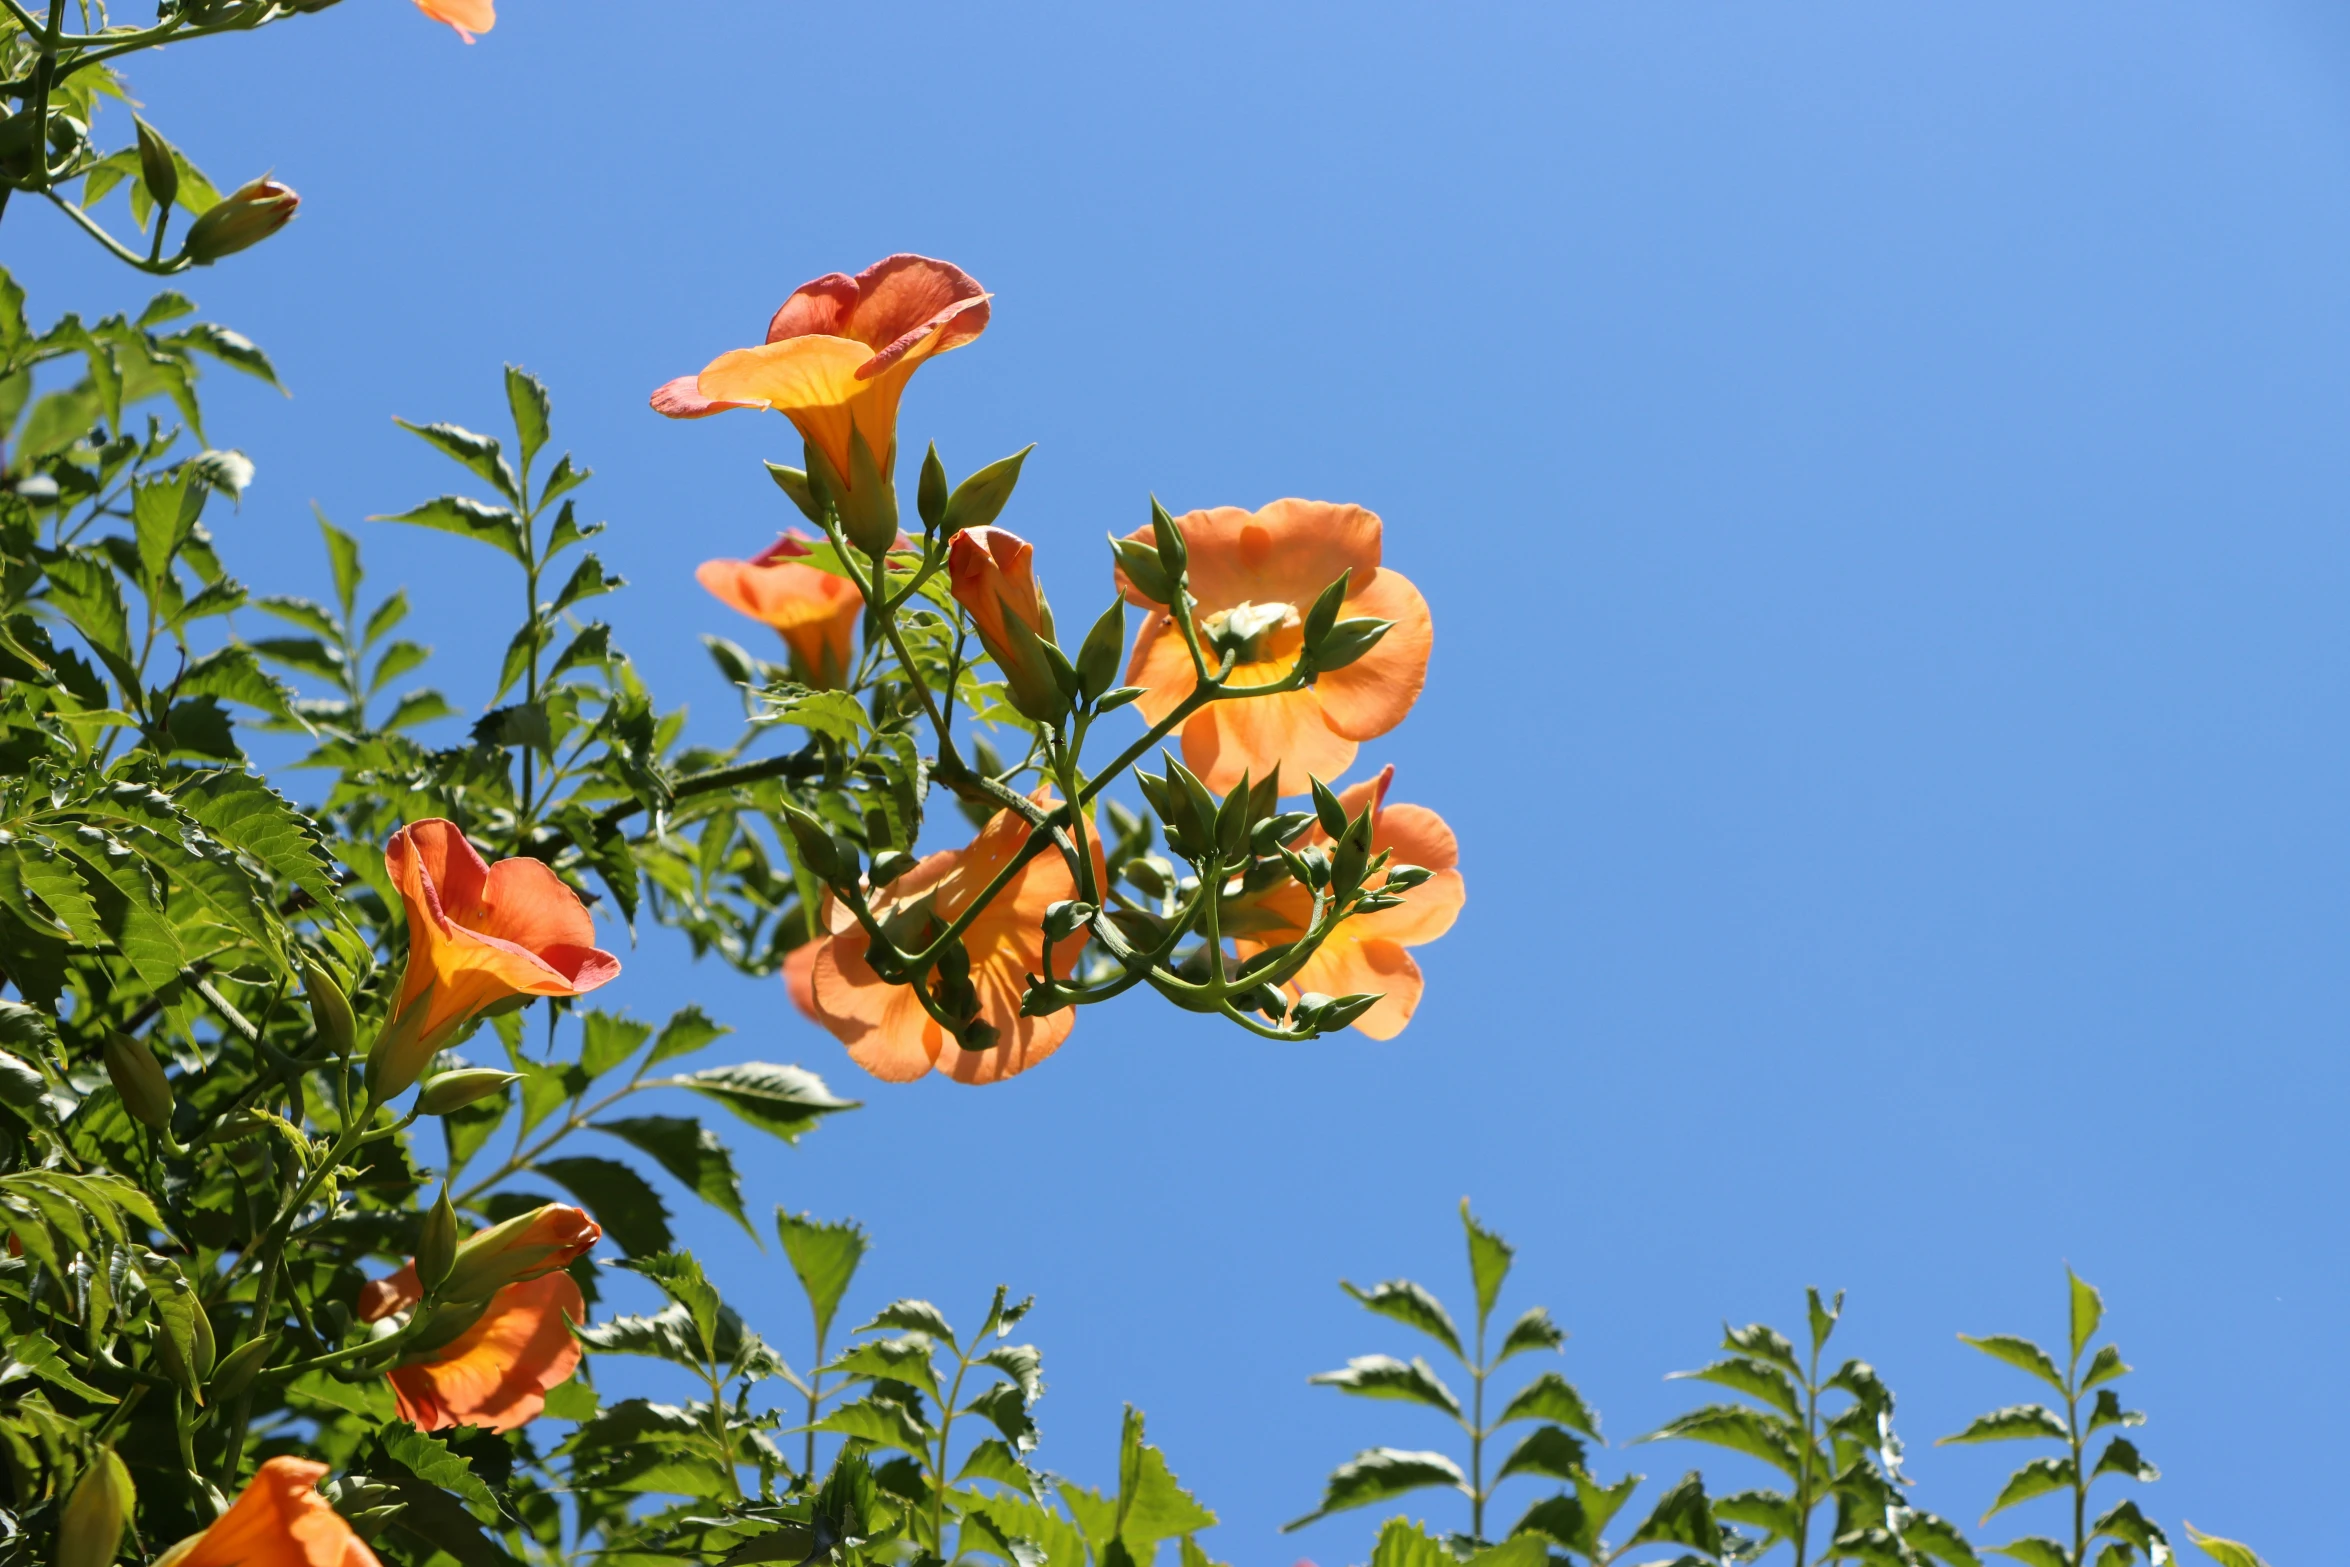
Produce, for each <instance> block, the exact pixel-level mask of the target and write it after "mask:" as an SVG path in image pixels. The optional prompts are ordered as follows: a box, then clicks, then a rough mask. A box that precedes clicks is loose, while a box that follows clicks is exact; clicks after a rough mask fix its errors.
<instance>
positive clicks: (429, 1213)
mask: <svg viewBox="0 0 2350 1567" xmlns="http://www.w3.org/2000/svg"><path fill="white" fill-rule="evenodd" d="M429 1091H430V1090H427V1092H429ZM456 1261H457V1210H456V1209H455V1208H453V1207H451V1206H450V1205H449V1188H448V1186H447V1185H446V1184H444V1185H443V1186H442V1187H441V1200H440V1201H439V1202H436V1203H434V1204H433V1205H432V1207H430V1208H429V1209H427V1210H426V1211H425V1215H424V1220H423V1222H422V1223H421V1224H419V1225H418V1226H417V1231H416V1282H417V1283H419V1284H421V1285H423V1286H424V1288H425V1290H426V1291H427V1292H428V1293H429V1292H430V1291H432V1290H434V1289H436V1288H438V1287H439V1285H440V1282H441V1281H442V1280H443V1279H445V1278H447V1277H448V1276H449V1269H450V1268H451V1267H453V1266H455V1264H456Z"/></svg>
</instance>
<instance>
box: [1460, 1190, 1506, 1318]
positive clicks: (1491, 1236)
mask: <svg viewBox="0 0 2350 1567" xmlns="http://www.w3.org/2000/svg"><path fill="white" fill-rule="evenodd" d="M1461 1228H1462V1229H1463V1230H1464V1231H1466V1232H1467V1234H1468V1239H1469V1276H1470V1278H1472V1279H1473V1280H1475V1281H1476V1285H1477V1324H1478V1327H1479V1330H1480V1331H1482V1330H1483V1327H1484V1324H1485V1319H1486V1318H1487V1317H1490V1316H1492V1315H1493V1303H1494V1302H1495V1301H1497V1300H1499V1299H1501V1285H1502V1281H1503V1280H1504V1279H1506V1278H1508V1277H1509V1276H1510V1258H1511V1257H1512V1255H1514V1254H1513V1253H1512V1251H1511V1249H1510V1244H1509V1242H1507V1241H1505V1240H1503V1239H1502V1238H1501V1237H1500V1236H1499V1235H1496V1234H1495V1233H1494V1232H1493V1231H1491V1230H1489V1229H1487V1228H1486V1227H1485V1226H1484V1225H1482V1224H1479V1223H1478V1222H1477V1219H1476V1216H1475V1215H1474V1214H1472V1213H1470V1212H1469V1199H1468V1198H1466V1197H1463V1198H1462V1199H1461Z"/></svg>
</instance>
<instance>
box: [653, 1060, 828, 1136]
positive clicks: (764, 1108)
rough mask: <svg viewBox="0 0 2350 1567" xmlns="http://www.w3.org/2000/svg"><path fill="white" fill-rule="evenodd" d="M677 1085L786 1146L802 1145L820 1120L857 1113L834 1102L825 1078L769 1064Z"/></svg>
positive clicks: (750, 1064) (728, 1069)
mask: <svg viewBox="0 0 2350 1567" xmlns="http://www.w3.org/2000/svg"><path fill="white" fill-rule="evenodd" d="M676 1081H677V1084H678V1086H679V1087H681V1088H690V1089H692V1090H693V1091H694V1092H695V1093H697V1094H702V1095H705V1096H707V1097H708V1098H711V1099H715V1100H717V1101H718V1102H719V1103H720V1104H722V1105H724V1106H726V1108H727V1109H729V1110H732V1111H733V1112H734V1113H735V1114H736V1115H738V1116H740V1117H742V1118H743V1119H744V1120H745V1121H748V1122H749V1123H750V1124H751V1125H753V1126H755V1127H757V1128H759V1130H761V1131H763V1132H771V1133H773V1134H774V1135H775V1136H777V1137H780V1138H782V1139H783V1140H784V1141H785V1142H787V1143H793V1142H798V1141H799V1140H800V1137H801V1135H802V1134H803V1133H805V1132H806V1131H807V1130H808V1129H809V1128H810V1127H812V1126H814V1125H815V1124H816V1122H817V1120H818V1119H819V1118H821V1117H823V1116H827V1115H833V1114H836V1113H838V1112H840V1111H842V1110H854V1109H856V1108H857V1103H858V1102H857V1101H856V1100H854V1099H841V1098H838V1097H836V1096H835V1095H834V1094H833V1092H832V1090H831V1089H829V1088H827V1087H825V1086H824V1079H822V1078H821V1077H818V1076H817V1075H816V1074H815V1073H813V1072H811V1071H809V1070H807V1069H806V1068H805V1067H798V1066H776V1065H774V1064H772V1063H769V1062H766V1061H744V1062H741V1063H739V1064H737V1065H735V1066H713V1067H705V1068H704V1069H702V1070H701V1071H699V1072H695V1073H692V1074H690V1075H688V1076H685V1077H681V1078H679V1079H677V1080H676Z"/></svg>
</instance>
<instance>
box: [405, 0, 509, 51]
mask: <svg viewBox="0 0 2350 1567" xmlns="http://www.w3.org/2000/svg"><path fill="white" fill-rule="evenodd" d="M416 9H417V10H419V11H422V12H423V13H424V14H425V15H426V16H429V17H431V18H432V19H433V20H434V21H436V22H446V23H448V24H449V25H450V26H451V27H454V28H455V29H457V36H458V37H460V38H462V39H464V40H465V41H466V42H467V43H471V42H473V35H474V34H475V33H486V32H488V31H489V30H490V29H491V28H493V27H495V26H497V25H498V8H497V4H496V0H416Z"/></svg>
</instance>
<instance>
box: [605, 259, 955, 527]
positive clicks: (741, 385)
mask: <svg viewBox="0 0 2350 1567" xmlns="http://www.w3.org/2000/svg"><path fill="white" fill-rule="evenodd" d="M987 316H988V294H987V291H986V290H985V289H983V288H981V287H980V286H979V285H978V283H976V282H975V281H973V280H972V278H971V277H970V275H969V274H968V273H966V272H964V271H963V270H962V269H961V268H960V267H956V266H951V265H949V264H948V263H946V262H944V261H933V260H931V259H930V258H929V257H927V256H905V255H900V256H888V257H884V258H883V259H882V260H880V261H876V262H875V263H873V265H871V266H869V267H867V268H866V269H865V270H864V271H862V272H860V273H858V274H857V275H856V276H855V277H848V276H846V275H844V274H842V273H839V272H834V273H829V274H827V275H826V276H824V277H820V278H818V279H816V280H815V281H814V282H812V283H803V284H801V285H800V286H799V287H798V288H796V289H794V290H793V291H792V295H791V297H790V298H789V299H787V300H785V301H784V302H783V306H782V308H781V309H779V310H777V311H776V312H775V316H774V318H773V319H772V320H770V321H769V322H768V323H767V341H766V342H765V343H763V344H761V345H760V346H759V347H757V348H738V349H736V350H734V351H733V352H732V353H726V354H720V355H719V356H718V357H717V358H716V359H713V360H711V361H710V362H709V363H708V364H707V365H704V366H703V367H702V372H701V374H699V375H689V376H679V377H678V378H677V379H676V380H674V381H671V382H669V383H668V384H666V385H664V386H663V387H661V388H660V390H658V391H656V392H655V393H653V397H652V404H653V408H654V411H655V412H657V413H663V414H666V415H668V416H669V417H670V418H672V419H699V418H702V417H704V416H705V415H708V414H714V413H723V412H724V411H726V410H727V409H729V408H772V409H774V410H775V411H776V412H777V413H780V414H782V415H783V416H784V417H785V418H787V419H789V420H790V421H791V422H792V423H793V424H794V425H795V426H797V427H798V429H799V432H800V434H801V435H802V436H804V437H805V438H806V439H807V442H808V444H809V445H810V446H812V447H814V448H815V449H816V451H817V453H818V454H819V455H820V456H822V457H823V459H824V461H825V462H826V463H827V464H829V465H830V466H831V468H832V473H831V475H830V476H829V479H828V482H830V483H832V484H835V485H837V486H839V487H841V489H842V490H843V491H844V492H847V493H844V494H843V496H842V497H841V498H842V501H843V506H844V511H847V512H850V513H852V514H854V515H855V516H859V517H865V518H871V519H874V520H873V523H872V527H873V528H879V527H880V523H879V521H878V519H879V517H880V515H881V514H880V512H878V511H876V510H872V509H870V508H869V507H868V506H866V505H863V504H859V497H858V496H857V495H856V494H855V493H854V486H855V482H856V480H855V467H854V464H853V463H852V461H851V458H850V444H851V443H850V437H851V436H852V435H861V436H863V437H864V440H865V446H866V449H867V450H868V451H869V452H871V453H872V456H873V463H874V466H875V467H876V469H877V470H878V471H879V473H880V475H881V478H882V482H883V483H884V484H885V485H886V484H887V483H889V475H890V473H891V471H892V469H893V467H894V465H895V454H896V450H897V439H898V399H899V397H900V396H902V395H903V394H904V392H905V389H906V382H907V381H908V380H909V379H911V378H912V376H913V374H914V372H915V371H916V370H917V369H919V368H921V366H922V364H923V362H924V361H925V360H927V359H929V358H930V357H931V356H932V355H934V354H943V353H945V352H946V351H947V350H948V349H950V348H960V347H961V346H962V345H963V344H965V343H968V342H970V341H971V340H972V339H973V338H975V337H977V336H978V335H979V334H980V333H981V332H984V331H986V330H987ZM850 532H851V535H852V537H857V538H858V539H859V542H860V543H861V544H862V546H863V547H864V548H866V549H868V550H878V549H880V548H881V547H883V546H884V545H886V543H887V542H888V538H889V535H888V533H887V532H886V531H881V532H872V531H870V530H868V531H867V532H865V533H863V534H860V532H859V530H858V529H856V528H853V527H852V528H851V530H850Z"/></svg>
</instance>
